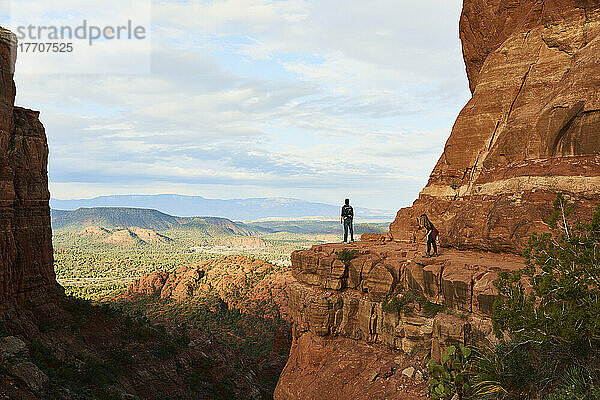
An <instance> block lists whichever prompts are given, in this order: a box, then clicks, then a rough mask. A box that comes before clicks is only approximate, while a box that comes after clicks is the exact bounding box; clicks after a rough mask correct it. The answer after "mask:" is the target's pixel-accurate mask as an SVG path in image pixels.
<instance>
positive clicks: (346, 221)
mask: <svg viewBox="0 0 600 400" xmlns="http://www.w3.org/2000/svg"><path fill="white" fill-rule="evenodd" d="M348 229H350V240H352V241H353V242H354V228H352V218H344V242H347V241H348Z"/></svg>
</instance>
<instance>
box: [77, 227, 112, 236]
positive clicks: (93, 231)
mask: <svg viewBox="0 0 600 400" xmlns="http://www.w3.org/2000/svg"><path fill="white" fill-rule="evenodd" d="M79 234H80V235H82V236H85V235H89V236H106V235H110V231H109V230H108V229H106V228H103V227H101V226H97V225H90V226H87V227H85V228H83V229H82V230H81V231H79Z"/></svg>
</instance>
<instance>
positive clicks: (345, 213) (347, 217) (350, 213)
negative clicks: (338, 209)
mask: <svg viewBox="0 0 600 400" xmlns="http://www.w3.org/2000/svg"><path fill="white" fill-rule="evenodd" d="M344 203H345V204H344V205H343V206H342V216H341V218H340V223H342V224H344V243H347V242H348V230H350V240H351V241H352V242H354V228H353V227H352V219H353V218H354V209H353V208H352V206H351V205H350V199H346V201H345V202H344Z"/></svg>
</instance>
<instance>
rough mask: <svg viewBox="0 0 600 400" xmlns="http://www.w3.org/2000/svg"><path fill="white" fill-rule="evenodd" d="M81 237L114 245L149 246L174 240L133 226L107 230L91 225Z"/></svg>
mask: <svg viewBox="0 0 600 400" xmlns="http://www.w3.org/2000/svg"><path fill="white" fill-rule="evenodd" d="M78 234H79V235H80V236H90V237H95V238H100V239H102V241H103V242H104V243H112V244H128V245H132V244H147V243H156V242H162V243H170V242H172V241H173V239H171V238H169V237H167V236H165V235H161V234H160V233H158V232H155V231H153V230H151V229H144V228H138V227H136V226H132V227H129V228H112V229H106V228H103V227H101V226H97V225H91V226H88V227H85V228H83V229H82V230H81V231H79V232H78Z"/></svg>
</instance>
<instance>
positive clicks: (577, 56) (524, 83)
mask: <svg viewBox="0 0 600 400" xmlns="http://www.w3.org/2000/svg"><path fill="white" fill-rule="evenodd" d="M598 33H600V2H598V1H585V0H546V1H534V0H521V1H508V0H488V1H484V0H465V2H464V5H463V12H462V15H461V18H460V37H461V40H462V44H463V53H464V59H465V64H466V69H467V75H468V78H469V84H470V88H471V91H472V93H473V97H472V98H471V100H469V102H468V103H467V105H466V106H465V107H464V108H463V110H462V111H461V112H460V115H459V116H458V118H457V120H456V123H455V124H454V127H453V129H452V133H451V135H450V137H449V138H448V141H447V142H446V146H445V149H444V152H443V154H442V155H441V157H440V159H439V161H438V163H437V165H436V166H435V168H434V170H433V172H432V174H431V177H430V179H429V182H428V184H427V186H426V187H425V188H424V189H423V190H422V192H421V193H420V195H419V199H418V200H417V201H415V203H414V205H413V207H410V208H408V209H403V210H400V211H399V212H398V216H397V218H396V220H395V221H394V223H393V224H392V225H391V226H390V235H391V237H392V238H393V239H394V240H411V239H412V237H413V232H414V228H415V225H414V222H413V221H414V218H415V217H416V216H418V215H419V214H420V213H422V212H426V213H428V214H429V215H430V217H431V218H432V220H433V222H434V223H436V225H437V226H438V227H439V228H440V231H441V237H440V240H441V241H442V243H443V244H445V245H450V246H456V247H459V248H478V249H485V250H492V251H518V250H519V249H520V248H522V246H523V244H524V243H525V242H526V239H527V238H528V237H529V235H530V234H531V233H532V232H533V231H536V230H537V231H539V230H542V229H544V224H543V222H542V218H543V216H544V215H546V214H547V212H548V210H549V204H550V200H551V199H553V198H554V197H555V193H556V192H557V191H560V192H563V193H565V194H567V195H569V196H570V197H571V199H572V200H574V201H575V202H576V204H577V207H578V208H579V209H580V211H582V212H583V213H584V214H585V213H586V212H587V211H589V210H590V209H591V206H592V204H593V203H594V202H596V201H598V199H599V198H600V135H599V131H600V95H599V91H598V88H599V87H600V65H599V64H598V54H600V37H599V36H598Z"/></svg>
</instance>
